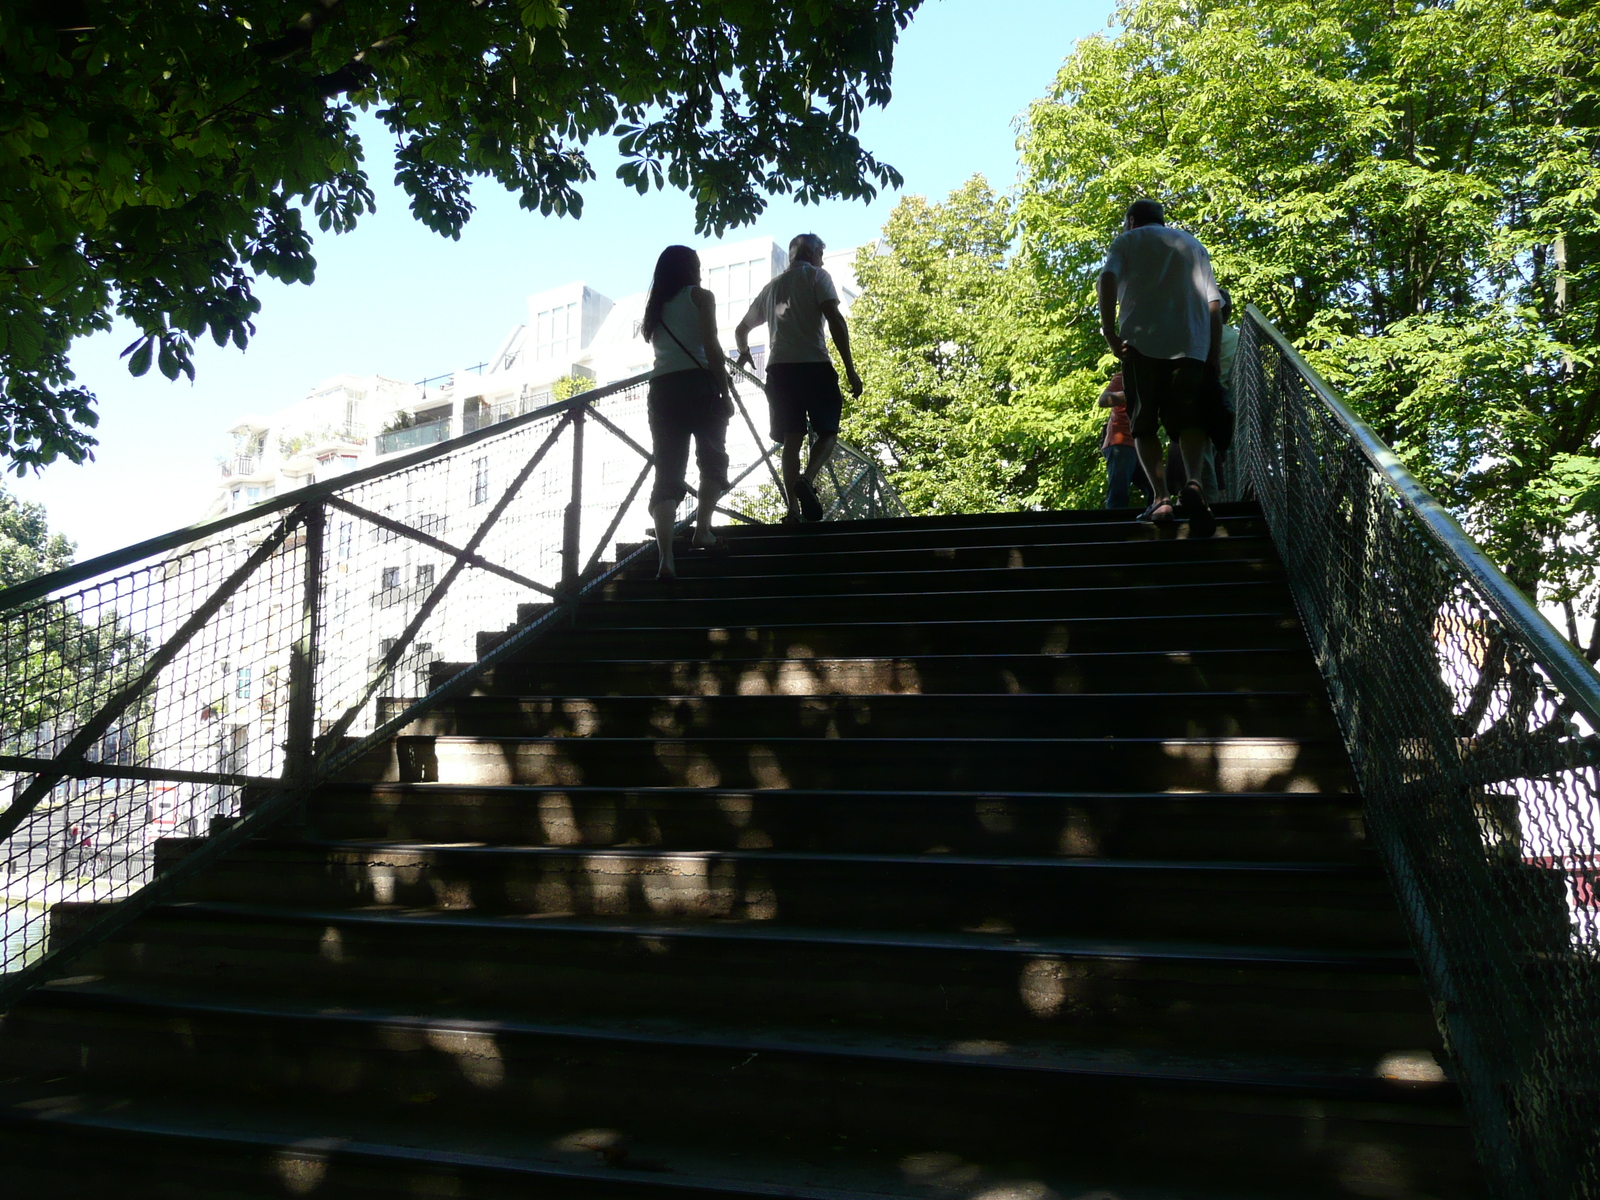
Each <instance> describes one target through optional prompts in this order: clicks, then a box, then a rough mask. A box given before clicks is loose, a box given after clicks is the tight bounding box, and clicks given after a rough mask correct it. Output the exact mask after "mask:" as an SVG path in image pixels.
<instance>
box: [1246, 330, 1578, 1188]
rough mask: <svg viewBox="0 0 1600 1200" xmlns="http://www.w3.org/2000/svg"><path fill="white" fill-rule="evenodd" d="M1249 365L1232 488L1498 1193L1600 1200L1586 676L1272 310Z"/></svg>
mask: <svg viewBox="0 0 1600 1200" xmlns="http://www.w3.org/2000/svg"><path fill="white" fill-rule="evenodd" d="M1234 370H1235V375H1234V384H1235V391H1236V403H1237V408H1238V431H1237V436H1236V440H1235V445H1234V449H1233V451H1232V455H1231V457H1232V461H1233V462H1234V463H1235V464H1236V469H1233V470H1230V472H1229V474H1230V476H1231V477H1233V486H1234V487H1235V489H1236V490H1237V491H1239V492H1242V493H1247V494H1253V495H1254V496H1255V497H1256V498H1257V499H1258V500H1259V501H1260V503H1261V505H1262V507H1263V509H1264V510H1265V513H1266V515H1267V519H1268V521H1269V523H1270V525H1271V528H1272V532H1273V537H1274V539H1275V541H1276V542H1277V546H1278V550H1279V552H1280V554H1281V555H1282V557H1283V560H1284V564H1285V567H1286V568H1287V571H1288V575H1289V579H1290V581H1291V585H1292V587H1293V589H1294V594H1295V599H1296V602H1297V604H1298V606H1299V610H1300V614H1301V617H1302V620H1303V622H1304V624H1305V627H1306V630H1307V633H1308V634H1309V636H1310V638H1311V642H1312V646H1313V648H1314V650H1315V652H1316V655H1317V658H1318V660H1319V662H1320V664H1321V666H1322V669H1323V672H1324V675H1325V677H1326V679H1327V683H1328V687H1329V690H1330V693H1331V696H1332V699H1333V703H1334V707H1335V710H1336V712H1337V714H1338V717H1339V720H1340V723H1341V725H1342V727H1343V730H1344V735H1345V738H1346V741H1347V742H1348V744H1349V748H1350V752H1351V755H1352V757H1353V759H1354V762H1355V767H1356V770H1357V772H1358V774H1359V777H1360V780H1361V784H1362V790H1363V794H1364V798H1365V805H1366V815H1367V821H1368V825H1369V828H1370V831H1371V833H1372V835H1373V837H1374V838H1375V839H1376V841H1377V843H1378V845H1379V846H1380V848H1381V850H1382V852H1383V854H1384V856H1385V858H1386V861H1387V863H1388V865H1389V868H1390V873H1391V876H1392V878H1393V880H1394V882H1395V885H1396V888H1397V891H1398V893H1399V898H1400V901H1401V904H1402V907H1403V908H1404V909H1405V911H1406V914H1407V917H1408V920H1409V923H1410V928H1411V932H1412V935H1413V940H1414V943H1415V945H1416V947H1417V950H1418V953H1419V957H1420V958H1421V960H1422V963H1423V967H1424V970H1425V972H1426V974H1427V977H1428V981H1429V985H1430V990H1431V993H1432V995H1433V998H1434V1001H1435V1011H1436V1015H1437V1016H1438V1019H1439V1023H1440V1028H1441V1030H1442V1032H1443V1033H1444V1036H1445V1038H1446V1041H1447V1043H1448V1045H1449V1048H1450V1051H1451V1056H1452V1059H1453V1061H1454V1064H1455V1068H1456V1071H1457V1075H1458V1078H1459V1080H1460V1083H1461V1086H1462V1088H1463V1091H1464V1094H1465V1096H1466V1099H1467V1103H1468V1106H1469V1109H1470V1112H1471V1115H1472V1117H1473V1121H1474V1126H1475V1130H1476V1133H1477V1139H1478V1145H1479V1149H1480V1153H1481V1155H1482V1157H1483V1159H1484V1163H1485V1166H1486V1168H1487V1169H1488V1171H1489V1174H1490V1177H1491V1180H1492V1183H1493V1186H1494V1188H1495V1190H1496V1191H1497V1192H1498V1193H1499V1194H1501V1195H1507V1196H1513V1195H1514V1196H1548V1197H1556V1196H1562V1197H1566V1196H1573V1197H1576V1196H1594V1195H1600V1003H1597V997H1596V987H1597V985H1600V906H1597V898H1596V881H1597V878H1600V857H1597V846H1596V840H1597V834H1600V772H1597V764H1600V741H1597V738H1596V732H1597V730H1596V725H1597V724H1600V721H1597V719H1596V709H1595V708H1594V707H1593V706H1592V703H1591V697H1592V695H1593V694H1595V693H1594V692H1592V691H1589V690H1588V686H1587V684H1585V683H1584V682H1583V678H1582V675H1581V672H1585V671H1587V667H1586V666H1583V665H1582V664H1578V666H1577V667H1576V668H1573V667H1572V666H1571V664H1569V663H1568V662H1567V660H1566V659H1565V658H1562V659H1561V660H1560V662H1561V664H1562V665H1561V666H1560V669H1553V668H1552V662H1553V661H1554V660H1553V659H1552V656H1551V653H1550V651H1549V643H1548V642H1547V641H1546V640H1545V639H1544V632H1545V631H1547V630H1548V626H1547V625H1545V624H1544V623H1543V621H1542V618H1540V617H1539V616H1538V614H1537V613H1536V612H1534V611H1533V610H1532V609H1531V607H1530V606H1528V605H1527V604H1526V602H1524V601H1520V598H1519V597H1517V596H1516V595H1515V594H1514V590H1513V589H1511V588H1510V587H1509V585H1508V584H1506V585H1503V587H1502V584H1503V580H1502V579H1501V577H1500V576H1499V575H1498V573H1497V572H1495V571H1494V569H1493V568H1492V567H1490V566H1489V565H1488V564H1487V563H1486V562H1485V561H1484V560H1483V558H1482V556H1481V554H1480V553H1479V552H1478V551H1477V549H1476V547H1474V546H1472V544H1471V543H1470V542H1469V541H1468V540H1467V539H1466V537H1465V535H1464V534H1460V530H1459V527H1457V526H1455V525H1454V523H1453V521H1451V520H1450V519H1449V518H1448V517H1447V516H1444V515H1443V514H1442V512H1440V513H1437V514H1436V513H1435V509H1436V506H1435V505H1434V502H1433V501H1431V498H1428V497H1427V496H1426V494H1425V493H1421V490H1420V488H1417V487H1416V486H1415V484H1414V481H1412V480H1410V479H1409V476H1407V475H1406V474H1405V472H1404V470H1403V468H1400V467H1399V466H1398V464H1397V463H1395V462H1393V461H1392V455H1390V454H1388V452H1387V449H1386V448H1384V447H1382V445H1381V443H1378V442H1377V441H1376V438H1375V437H1372V435H1371V434H1370V431H1368V430H1366V429H1365V427H1364V426H1361V425H1360V423H1359V422H1358V421H1355V420H1354V418H1353V417H1351V416H1349V414H1348V413H1347V411H1346V410H1344V409H1343V407H1342V405H1340V404H1339V402H1338V400H1337V398H1336V397H1334V396H1333V395H1332V393H1331V392H1330V391H1328V389H1327V385H1326V384H1324V383H1322V381H1320V380H1319V379H1316V377H1315V376H1314V374H1312V373H1311V372H1310V370H1309V368H1306V367H1305V366H1304V364H1303V363H1302V362H1300V361H1299V359H1298V356H1297V355H1295V354H1294V353H1293V351H1292V350H1291V349H1290V348H1289V347H1288V344H1287V343H1286V342H1283V341H1282V339H1281V337H1280V336H1278V335H1277V334H1276V331H1274V330H1271V329H1270V327H1269V326H1268V325H1267V324H1266V322H1265V320H1264V319H1263V318H1261V317H1260V315H1259V314H1258V313H1255V312H1254V311H1253V310H1252V313H1251V317H1250V319H1249V320H1247V321H1246V322H1245V325H1244V327H1243V330H1242V332H1241V338H1240V346H1239V353H1238V358H1237V359H1236V363H1235V368H1234ZM1452 530H1453V531H1454V532H1453V533H1452ZM1456 535H1459V536H1456ZM1497 581H1498V582H1497ZM1508 597H1509V599H1508ZM1550 636H1552V637H1554V636H1555V635H1554V634H1553V632H1552V633H1551V635H1550ZM1574 669H1575V670H1576V671H1578V672H1580V674H1579V675H1577V676H1576V678H1577V680H1578V683H1577V687H1576V688H1575V687H1573V686H1571V685H1570V684H1568V683H1564V682H1563V681H1564V680H1570V679H1572V678H1574V675H1572V674H1571V672H1572V671H1573V670H1574ZM1563 672H1566V673H1565V674H1564V673H1563ZM1589 677H1590V678H1592V672H1589ZM1580 690H1582V691H1586V692H1588V694H1587V695H1585V694H1579V692H1580Z"/></svg>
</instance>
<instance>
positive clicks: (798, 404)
mask: <svg viewBox="0 0 1600 1200" xmlns="http://www.w3.org/2000/svg"><path fill="white" fill-rule="evenodd" d="M825 249H826V247H825V246H824V245H823V244H822V239H821V238H819V237H818V236H817V235H816V234H814V233H802V234H800V235H799V236H798V237H796V238H795V239H794V240H793V241H791V242H790V243H789V266H788V267H787V268H786V269H785V270H784V271H782V272H781V273H780V274H778V275H776V276H774V277H773V278H772V279H771V280H770V281H769V282H768V283H767V285H766V287H764V288H762V289H761V291H760V293H759V294H758V295H757V296H756V298H755V299H754V300H752V301H751V302H750V309H749V311H748V312H746V313H745V315H744V317H743V318H742V319H741V320H740V321H739V324H738V327H737V328H736V329H735V330H734V337H735V339H736V340H737V341H738V343H739V360H738V361H739V365H740V366H745V365H748V364H749V363H750V362H751V361H752V360H751V357H750V331H751V330H752V329H755V328H756V327H757V326H760V325H766V326H767V327H768V328H769V330H770V336H771V342H772V344H771V347H770V349H769V351H768V353H767V406H768V408H769V409H770V411H771V432H772V440H773V441H775V442H782V443H783V490H784V500H785V503H786V504H787V505H788V513H787V515H786V516H785V517H784V523H785V524H794V523H796V522H798V521H799V520H801V518H802V517H803V518H804V519H805V520H807V521H820V520H822V501H821V500H820V499H818V497H817V490H816V487H815V480H816V478H817V473H818V472H819V471H821V470H822V468H823V467H824V466H826V465H827V462H828V459H829V458H830V457H831V456H832V454H833V450H834V447H835V446H837V445H838V444H839V419H840V417H841V416H842V415H843V412H844V396H843V395H842V394H840V391H839V373H838V372H837V371H836V370H834V368H833V363H832V361H831V360H830V359H829V358H828V344H827V342H826V341H825V340H824V336H823V326H824V325H826V326H827V330H828V332H829V333H831V334H833V344H834V346H836V347H837V348H838V351H839V358H840V361H842V362H843V363H844V370H845V377H846V378H847V379H848V381H849V384H850V394H851V395H852V396H860V395H861V376H860V375H858V374H857V373H856V366H855V361H854V360H853V359H852V358H851V357H850V329H849V327H848V326H847V325H846V324H845V320H844V314H843V313H841V312H840V311H839V293H838V291H837V289H835V288H834V286H833V280H832V279H831V278H830V277H829V275H828V272H827V271H825V270H823V268H822V253H823V251H824V250H825ZM808 425H809V427H810V433H811V453H810V455H809V456H808V457H807V459H806V466H805V470H804V471H803V472H802V471H801V469H800V447H801V446H802V445H803V444H804V443H805V440H806V431H807V426H808Z"/></svg>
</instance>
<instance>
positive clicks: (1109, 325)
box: [1096, 271, 1128, 358]
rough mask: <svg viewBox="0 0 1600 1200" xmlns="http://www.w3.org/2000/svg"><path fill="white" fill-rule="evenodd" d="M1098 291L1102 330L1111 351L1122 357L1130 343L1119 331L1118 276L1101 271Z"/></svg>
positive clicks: (1097, 286)
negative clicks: (1123, 338) (1124, 339)
mask: <svg viewBox="0 0 1600 1200" xmlns="http://www.w3.org/2000/svg"><path fill="white" fill-rule="evenodd" d="M1096 291H1097V292H1098V294H1099V297H1100V332H1101V333H1102V334H1104V335H1105V339H1106V345H1108V346H1110V347H1111V353H1113V354H1115V355H1116V356H1117V357H1118V358H1121V357H1122V356H1123V355H1124V354H1125V353H1126V352H1127V349H1128V343H1127V342H1125V341H1123V340H1122V335H1121V334H1119V333H1118V332H1117V277H1116V276H1115V275H1113V274H1112V273H1111V272H1110V271H1102V272H1100V279H1099V281H1098V282H1097V284H1096Z"/></svg>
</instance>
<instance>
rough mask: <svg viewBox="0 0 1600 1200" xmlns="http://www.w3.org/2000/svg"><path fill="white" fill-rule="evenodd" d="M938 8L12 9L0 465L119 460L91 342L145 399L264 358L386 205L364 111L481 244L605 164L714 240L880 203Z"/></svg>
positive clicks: (3, 105)
mask: <svg viewBox="0 0 1600 1200" xmlns="http://www.w3.org/2000/svg"><path fill="white" fill-rule="evenodd" d="M920 3H921V0H799V2H797V3H789V4H772V3H768V2H766V0H585V2H584V3H582V4H573V5H562V4H559V3H557V2H556V0H518V2H516V3H511V2H509V0H508V2H503V3H502V2H497V3H492V4H487V3H461V2H459V0H403V2H402V0H318V2H317V3H313V4H308V5H305V6H304V7H303V8H302V7H301V6H294V7H291V8H287V9H286V8H285V7H284V6H283V5H281V4H278V3H275V2H273V0H222V2H221V3H211V2H207V3H200V2H199V0H121V2H119V3H115V4H113V3H111V2H110V0H31V2H29V0H21V2H18V3H13V4H9V5H6V6H4V7H3V8H0V189H3V190H4V194H5V196H6V198H7V200H6V204H5V205H4V207H0V457H3V458H4V459H5V460H7V461H8V462H9V464H10V466H11V468H12V469H15V470H17V471H19V472H20V471H23V470H25V469H26V468H28V467H30V466H32V467H37V466H40V465H42V464H45V463H48V462H51V461H53V460H54V459H56V458H58V457H65V458H67V459H70V460H72V461H75V462H81V461H83V460H84V459H85V458H86V457H88V455H89V452H90V448H91V447H92V446H93V444H94V439H93V436H92V434H91V433H90V430H92V429H93V427H94V425H95V419H96V418H95V411H94V408H93V402H94V397H93V396H92V395H90V394H89V393H88V392H87V391H86V390H85V389H83V388H82V387H79V386H74V384H73V378H74V377H73V374H72V371H71V369H70V367H69V366H68V363H67V349H68V347H69V346H70V345H71V343H72V341H73V340H74V339H75V338H77V337H80V336H82V335H83V334H85V333H89V332H92V331H95V330H105V329H108V328H110V325H111V317H112V314H113V312H116V313H120V314H122V315H124V316H126V317H128V318H129V319H131V320H132V321H133V322H134V323H135V324H136V325H137V326H138V327H139V329H140V331H141V333H140V337H139V339H138V340H137V341H135V342H134V343H133V344H132V345H130V346H129V347H128V349H127V351H126V352H125V353H126V355H127V357H128V360H129V368H130V369H131V370H132V372H133V373H134V374H135V375H142V374H144V373H145V372H146V371H148V370H149V369H150V367H151V366H152V365H153V366H156V367H157V368H158V369H159V370H160V371H161V372H162V374H164V375H165V376H166V377H167V378H168V379H176V378H177V377H178V376H179V375H180V374H181V375H185V376H187V377H189V378H191V379H192V378H193V376H194V365H193V361H192V352H193V348H194V341H195V339H196V338H199V337H200V336H202V335H204V334H209V335H210V336H211V337H212V338H213V339H214V340H215V341H216V343H217V344H218V345H226V344H228V343H229V342H231V343H233V344H234V345H236V346H238V347H240V348H243V347H244V346H245V344H246V343H247V342H248V340H249V338H250V336H251V335H252V334H253V333H254V325H253V324H252V320H253V318H254V316H255V314H256V313H257V312H258V311H259V309H260V304H259V302H258V301H257V299H256V298H255V296H254V294H253V290H252V288H253V283H254V281H255V280H256V279H257V278H259V277H260V276H262V275H266V276H268V277H270V278H274V279H279V280H283V281H286V282H299V283H310V282H311V280H312V278H313V275H314V274H315V270H316V260H315V259H314V258H313V256H312V253H311V250H312V238H311V232H310V230H309V229H308V228H307V226H306V218H307V217H310V218H311V219H313V220H315V222H316V223H317V225H318V227H319V228H320V229H321V230H323V231H325V232H327V231H332V232H343V231H346V230H349V229H351V228H352V227H354V225H355V224H356V222H357V220H358V219H359V218H360V217H361V216H362V215H363V214H365V213H366V212H368V211H369V210H370V209H371V207H372V202H373V196H372V191H371V189H370V188H369V186H368V183H367V175H366V170H365V167H364V165H363V164H364V158H363V148H362V146H361V144H360V142H359V139H358V138H357V137H356V136H355V133H354V132H353V127H354V116H355V110H356V108H361V109H376V111H377V115H378V117H379V118H380V119H381V120H382V121H383V122H384V124H385V125H386V126H387V127H388V129H389V130H390V131H391V132H392V133H393V135H394V142H395V149H394V155H395V177H396V180H397V182H398V183H399V184H400V185H401V186H402V187H403V188H404V189H405V191H406V192H407V194H408V195H409V196H410V199H411V208H412V211H413V212H414V213H415V214H416V216H417V218H418V219H419V220H421V221H423V222H424V223H425V224H427V225H428V226H429V227H430V228H432V229H434V230H436V231H438V232H439V233H442V234H444V235H446V236H449V237H458V236H459V235H460V231H461V227H462V225H463V224H464V223H465V222H466V220H467V219H468V217H469V216H470V215H471V213H472V203H471V201H470V199H469V188H470V184H471V182H472V180H473V179H474V178H478V177H488V178H492V179H494V180H496V181H498V182H499V183H500V184H502V185H503V186H505V187H506V188H508V189H510V190H511V191H513V192H516V193H517V194H518V196H519V202H520V203H521V205H522V206H523V207H524V208H526V209H528V210H529V211H531V212H539V213H542V214H545V215H550V214H564V213H570V214H573V215H577V214H579V213H580V212H581V211H582V197H581V195H580V194H579V192H578V186H579V185H580V184H582V183H584V182H585V181H587V180H590V179H592V178H593V177H594V171H593V168H592V167H591V166H590V163H589V160H588V158H587V157H586V156H585V154H584V146H585V145H586V144H587V143H588V142H589V141H590V140H591V139H592V138H594V137H597V136H603V135H608V134H609V135H614V136H616V137H617V138H618V139H619V145H620V148H621V150H622V153H623V156H624V160H625V161H624V162H623V164H622V167H621V168H620V170H619V174H620V175H621V177H622V178H623V180H624V181H625V182H627V183H629V184H631V185H632V186H634V187H637V188H638V189H639V190H640V191H641V192H643V191H647V190H648V189H649V188H651V187H661V186H663V185H664V184H666V183H671V184H672V185H673V186H674V187H678V188H682V189H684V190H685V191H687V192H688V193H689V194H690V195H692V196H693V197H694V198H695V211H696V219H697V223H698V228H699V229H700V230H701V231H702V232H704V231H708V230H715V231H718V232H720V231H721V230H723V229H724V228H726V227H728V226H730V225H738V224H742V223H745V222H747V221H750V220H752V219H753V218H754V217H755V216H757V215H758V214H759V213H760V212H761V211H762V209H763V208H764V207H765V203H766V202H765V199H764V197H763V193H792V194H795V195H797V196H798V197H799V198H800V199H801V200H802V201H806V202H814V201H818V200H821V199H823V198H825V197H830V196H837V197H846V198H861V197H871V196H873V195H874V194H876V188H877V186H880V185H884V184H889V185H898V184H899V182H900V176H899V175H898V173H896V172H895V170H894V169H893V168H892V167H889V166H887V165H886V164H882V163H879V162H878V161H877V160H876V159H875V158H874V157H873V156H872V155H870V154H868V153H867V152H866V151H865V150H863V148H862V147H861V145H860V143H859V141H858V140H857V138H856V130H857V128H858V126H859V121H860V117H861V113H862V111H863V109H864V108H865V107H866V106H867V105H869V104H877V105H881V104H884V103H886V102H887V100H888V98H889V76H890V70H891V67H892V65H893V52H894V45H895V41H896V38H897V36H898V33H899V30H900V29H902V28H904V26H905V25H906V23H907V22H908V21H909V20H910V18H911V14H912V13H913V12H914V11H915V10H916V8H917V7H918V5H919V4H920Z"/></svg>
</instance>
